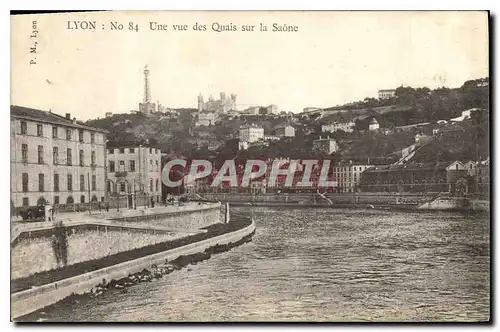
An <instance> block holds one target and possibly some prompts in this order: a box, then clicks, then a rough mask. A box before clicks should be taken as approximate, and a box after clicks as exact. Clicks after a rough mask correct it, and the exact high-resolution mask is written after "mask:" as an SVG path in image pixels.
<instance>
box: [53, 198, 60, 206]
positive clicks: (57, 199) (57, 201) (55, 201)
mask: <svg viewBox="0 0 500 332" xmlns="http://www.w3.org/2000/svg"><path fill="white" fill-rule="evenodd" d="M55 204H59V196H54V205H55Z"/></svg>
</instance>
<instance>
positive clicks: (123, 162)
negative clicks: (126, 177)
mask: <svg viewBox="0 0 500 332" xmlns="http://www.w3.org/2000/svg"><path fill="white" fill-rule="evenodd" d="M119 163H120V171H124V170H125V160H120V161H119Z"/></svg>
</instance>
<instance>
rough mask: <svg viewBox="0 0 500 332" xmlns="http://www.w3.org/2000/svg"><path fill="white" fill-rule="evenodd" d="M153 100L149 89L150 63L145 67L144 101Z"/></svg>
mask: <svg viewBox="0 0 500 332" xmlns="http://www.w3.org/2000/svg"><path fill="white" fill-rule="evenodd" d="M149 102H151V95H150V91H149V69H148V65H146V66H145V67H144V103H149Z"/></svg>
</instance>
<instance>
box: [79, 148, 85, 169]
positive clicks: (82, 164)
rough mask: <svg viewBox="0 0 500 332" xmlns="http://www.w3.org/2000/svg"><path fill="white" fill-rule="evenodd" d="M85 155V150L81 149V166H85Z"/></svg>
mask: <svg viewBox="0 0 500 332" xmlns="http://www.w3.org/2000/svg"><path fill="white" fill-rule="evenodd" d="M84 165H85V163H84V156H83V150H80V166H84Z"/></svg>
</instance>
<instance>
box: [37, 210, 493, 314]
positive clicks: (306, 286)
mask: <svg viewBox="0 0 500 332" xmlns="http://www.w3.org/2000/svg"><path fill="white" fill-rule="evenodd" d="M232 212H233V213H235V212H238V213H244V214H253V215H254V218H255V219H256V224H257V231H256V234H255V236H254V238H253V241H252V242H250V243H246V244H243V245H242V246H240V247H237V248H234V249H232V250H231V251H229V252H225V253H221V254H217V255H214V256H212V258H211V259H209V260H207V261H204V262H201V263H199V264H197V265H194V266H189V267H187V268H184V269H182V270H180V271H176V272H174V273H171V274H169V275H167V276H164V277H163V278H162V279H159V280H154V281H153V282H150V283H142V284H138V285H135V286H132V287H130V288H128V289H127V290H128V292H126V293H123V292H120V291H110V292H107V293H104V295H102V296H100V297H97V298H94V299H90V300H89V301H85V303H79V304H71V305H69V306H66V307H65V308H62V309H60V308H57V310H56V309H51V308H47V309H46V310H45V313H44V314H42V315H41V316H40V317H43V318H44V320H45V319H47V320H49V321H226V320H231V321H337V322H339V321H342V322H344V321H348V322H353V321H384V322H386V321H484V320H488V319H489V315H490V314H489V312H490V298H489V293H490V279H489V276H490V271H489V269H490V253H489V246H490V243H489V218H488V217H487V216H481V217H479V216H464V215H461V214H458V213H456V214H455V213H453V214H452V213H435V212H433V213H409V212H392V211H391V212H386V211H373V210H347V209H346V210H343V209H339V210H331V209H309V210H306V209H268V208H253V210H252V208H238V209H233V210H232Z"/></svg>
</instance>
